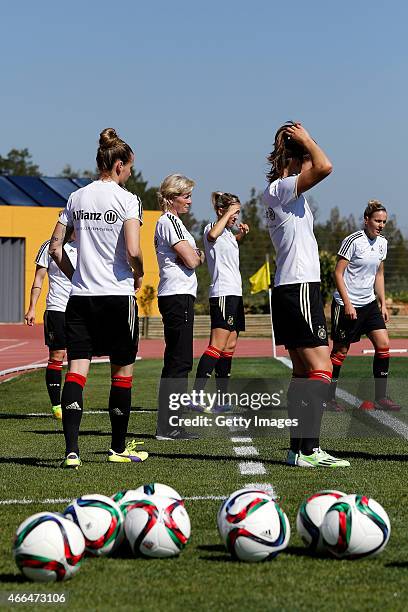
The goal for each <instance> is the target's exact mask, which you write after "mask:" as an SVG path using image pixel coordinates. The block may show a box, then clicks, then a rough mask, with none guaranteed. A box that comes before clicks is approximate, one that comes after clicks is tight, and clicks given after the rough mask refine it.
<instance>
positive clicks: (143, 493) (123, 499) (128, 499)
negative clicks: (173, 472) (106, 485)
mask: <svg viewBox="0 0 408 612" xmlns="http://www.w3.org/2000/svg"><path fill="white" fill-rule="evenodd" d="M151 495H162V496H164V497H170V498H171V499H179V500H181V499H182V497H181V495H180V494H179V493H178V492H177V491H176V490H175V489H173V488H172V487H169V485H165V484H161V483H160V482H151V483H149V484H145V485H141V486H140V487H137V489H127V490H124V491H118V493H115V494H114V495H112V499H113V500H114V501H115V502H116V503H117V504H118V505H119V507H120V509H121V510H122V513H123V516H124V517H126V514H127V513H128V512H129V510H131V509H132V507H133V505H134V504H135V503H137V502H138V501H140V499H144V498H145V497H147V496H151Z"/></svg>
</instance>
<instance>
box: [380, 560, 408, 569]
mask: <svg viewBox="0 0 408 612" xmlns="http://www.w3.org/2000/svg"><path fill="white" fill-rule="evenodd" d="M385 567H392V568H398V569H401V568H402V569H407V568H408V561H393V562H392V563H386V564H385Z"/></svg>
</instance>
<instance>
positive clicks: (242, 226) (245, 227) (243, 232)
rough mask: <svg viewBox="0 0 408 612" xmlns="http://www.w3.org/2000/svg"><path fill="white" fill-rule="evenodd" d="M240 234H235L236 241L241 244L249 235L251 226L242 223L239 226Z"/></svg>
mask: <svg viewBox="0 0 408 612" xmlns="http://www.w3.org/2000/svg"><path fill="white" fill-rule="evenodd" d="M238 229H239V233H238V234H235V240H236V241H237V242H240V241H241V240H242V239H243V238H245V236H246V235H247V234H248V233H249V225H247V224H246V223H240V224H239V225H238Z"/></svg>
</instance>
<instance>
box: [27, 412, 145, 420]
mask: <svg viewBox="0 0 408 612" xmlns="http://www.w3.org/2000/svg"><path fill="white" fill-rule="evenodd" d="M154 412H155V411H154V410H131V412H130V414H154ZM19 414H20V413H16V415H19ZM82 414H83V415H87V414H107V415H108V416H109V410H84V411H83V413H82ZM24 416H26V417H51V418H52V419H53V420H55V417H54V415H53V414H52V412H51V411H50V412H29V413H28V414H26V415H24Z"/></svg>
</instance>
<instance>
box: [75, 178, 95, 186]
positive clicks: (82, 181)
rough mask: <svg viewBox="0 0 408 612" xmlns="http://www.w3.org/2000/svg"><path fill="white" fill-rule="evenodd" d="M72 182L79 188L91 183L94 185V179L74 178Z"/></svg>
mask: <svg viewBox="0 0 408 612" xmlns="http://www.w3.org/2000/svg"><path fill="white" fill-rule="evenodd" d="M72 180H73V181H74V183H75V184H76V185H78V187H86V186H87V185H89V183H93V179H90V178H73V179H72Z"/></svg>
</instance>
